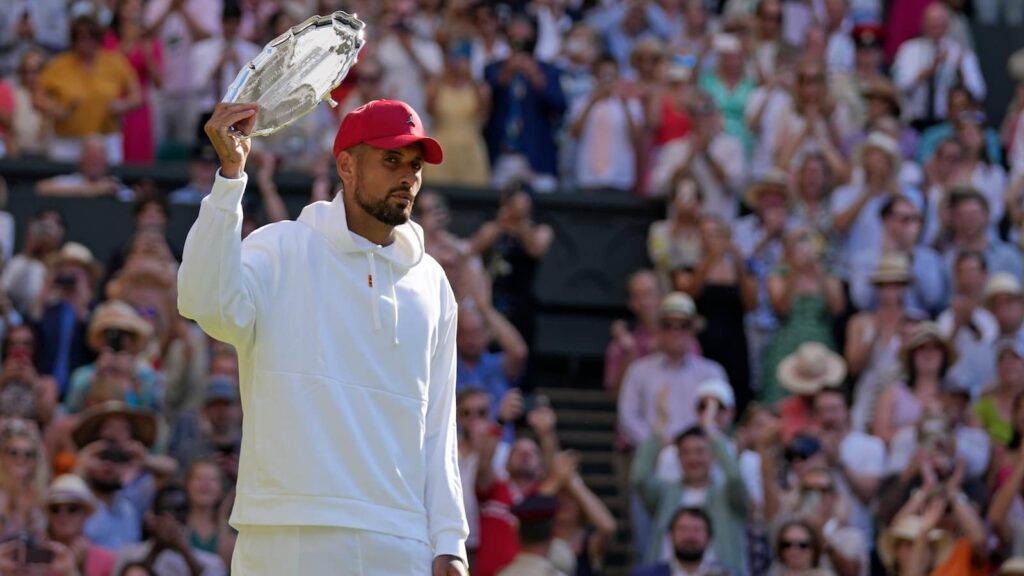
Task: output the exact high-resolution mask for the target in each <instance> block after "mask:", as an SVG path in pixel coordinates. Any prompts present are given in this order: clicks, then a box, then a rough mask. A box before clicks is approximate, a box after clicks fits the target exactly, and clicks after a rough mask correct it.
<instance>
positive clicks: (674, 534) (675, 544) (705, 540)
mask: <svg viewBox="0 0 1024 576" xmlns="http://www.w3.org/2000/svg"><path fill="white" fill-rule="evenodd" d="M669 537H670V538H671V539H672V549H673V550H674V551H675V555H676V557H677V558H678V557H680V556H682V557H684V558H687V559H692V558H696V560H689V561H699V559H700V558H701V557H703V556H704V551H705V550H707V547H708V544H709V543H710V540H711V536H710V535H709V534H708V529H707V527H706V526H705V525H704V522H703V521H702V520H701V519H700V518H695V517H693V516H690V515H688V514H683V515H682V516H680V517H679V518H677V519H676V522H675V524H673V525H672V530H671V533H670V534H669Z"/></svg>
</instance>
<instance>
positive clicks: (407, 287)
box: [178, 100, 469, 576]
mask: <svg viewBox="0 0 1024 576" xmlns="http://www.w3.org/2000/svg"><path fill="white" fill-rule="evenodd" d="M258 109H259V107H258V105H255V104H244V103H235V104H227V103H222V104H218V105H217V107H216V109H215V110H214V113H213V116H212V117H211V119H210V121H209V122H207V124H206V133H207V135H208V136H209V137H210V139H211V140H212V142H213V146H214V148H215V149H216V151H217V155H218V157H219V158H220V163H221V168H220V171H219V174H218V176H217V179H216V182H215V183H214V188H213V191H212V192H211V193H210V195H209V196H207V197H206V198H204V199H203V202H202V205H201V206H200V209H199V216H198V218H197V220H196V222H195V224H194V225H193V227H192V230H191V231H190V232H189V235H188V239H187V240H186V242H185V251H184V258H183V261H182V264H181V268H180V270H179V274H178V308H179V310H180V311H181V314H182V315H183V316H185V317H186V318H191V319H194V320H196V321H197V322H198V323H199V325H200V326H201V327H202V328H203V329H204V330H205V331H206V332H207V334H209V335H210V336H212V337H214V338H216V339H217V340H220V341H223V342H227V343H229V344H232V345H233V346H235V348H236V349H237V350H238V358H239V367H240V374H241V382H240V392H241V401H242V408H243V411H244V413H245V418H244V420H243V422H242V427H243V435H242V448H241V458H240V460H239V470H238V485H237V496H236V500H235V506H234V509H233V510H232V513H231V519H230V520H231V524H232V525H233V526H234V527H236V528H237V529H238V530H239V536H238V542H237V544H236V546H235V552H234V555H233V558H232V566H231V573H232V574H234V575H236V576H251V575H260V574H267V575H270V574H274V575H276V574H353V575H354V574H380V575H390V574H395V575H398V574H423V573H426V572H427V567H428V566H430V567H431V568H430V570H431V572H430V573H431V574H432V576H465V574H466V547H465V542H466V538H467V536H468V532H469V530H468V527H467V522H466V514H465V511H464V504H463V499H462V490H461V481H460V478H459V470H458V449H457V438H458V436H457V428H456V425H455V371H456V349H455V333H456V311H457V305H456V302H455V297H454V294H453V292H452V289H451V287H450V285H449V283H448V280H447V279H446V278H445V273H444V270H443V269H442V268H441V266H440V265H439V264H438V263H437V262H436V261H435V260H434V259H433V258H431V257H430V256H429V255H426V254H425V251H424V248H423V232H422V229H421V228H420V226H419V225H418V224H416V223H414V222H410V217H411V214H412V206H413V203H414V202H415V201H416V197H417V195H418V193H419V191H420V187H421V185H422V170H423V166H424V164H426V163H434V164H436V163H440V162H441V161H442V159H443V152H442V150H441V146H440V145H439V144H438V143H437V141H436V140H434V139H432V138H430V137H428V136H427V135H426V133H425V131H424V128H423V123H422V121H421V120H420V117H419V115H418V114H417V113H416V111H415V110H414V109H413V108H412V107H411V106H409V105H408V104H406V103H404V102H400V101H397V100H375V101H373V102H370V103H368V104H366V105H364V106H362V107H360V108H357V109H356V110H354V111H352V112H350V113H349V114H348V115H346V116H345V118H344V119H343V120H342V123H341V127H340V128H339V130H338V133H337V136H336V138H335V142H334V156H335V161H336V167H337V171H338V175H339V176H340V178H341V181H342V191H341V192H340V193H339V194H337V195H336V196H335V198H334V199H333V200H332V201H330V202H326V201H321V202H316V203H313V204H311V205H309V206H307V207H306V208H305V209H304V210H303V211H302V213H301V215H300V216H299V218H298V221H297V222H292V221H283V222H276V223H274V224H270V225H268V226H265V227H263V228H261V229H259V230H257V231H255V232H253V233H252V234H250V235H249V236H248V237H246V239H245V241H244V242H243V241H242V240H241V234H240V231H241V225H242V209H241V199H242V194H243V192H244V191H245V185H246V181H247V176H246V175H245V172H244V170H245V164H246V159H247V157H248V155H249V151H250V147H251V145H252V141H251V140H249V139H248V138H246V137H245V135H246V134H248V133H249V132H250V131H251V130H252V128H253V126H254V125H255V122H256V114H257V112H258Z"/></svg>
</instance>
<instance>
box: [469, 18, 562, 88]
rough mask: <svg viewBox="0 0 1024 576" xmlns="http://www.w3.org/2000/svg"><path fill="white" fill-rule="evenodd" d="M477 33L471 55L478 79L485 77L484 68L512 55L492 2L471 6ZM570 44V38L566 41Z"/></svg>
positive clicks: (474, 73) (472, 66)
mask: <svg viewBox="0 0 1024 576" xmlns="http://www.w3.org/2000/svg"><path fill="white" fill-rule="evenodd" d="M470 11H471V13H472V18H473V24H474V26H475V30H476V34H475V35H474V38H473V50H472V52H471V54H470V57H469V65H470V69H471V70H472V71H473V78H474V79H475V80H476V81H478V82H479V81H481V80H483V79H484V70H485V69H486V68H487V67H488V66H490V65H491V64H494V63H495V62H501V61H503V60H505V59H506V58H508V57H509V56H511V55H512V50H511V49H510V48H509V44H508V42H507V41H506V40H505V34H504V31H503V30H502V29H501V23H500V20H499V19H498V12H497V9H496V8H495V5H494V4H491V3H490V2H474V3H473V5H472V6H471V8H470ZM566 45H568V40H567V41H566Z"/></svg>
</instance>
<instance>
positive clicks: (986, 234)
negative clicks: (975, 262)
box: [944, 186, 1024, 294]
mask: <svg viewBox="0 0 1024 576" xmlns="http://www.w3.org/2000/svg"><path fill="white" fill-rule="evenodd" d="M990 209H991V206H989V202H988V200H987V199H986V198H985V196H984V195H983V194H982V193H981V192H979V191H978V190H977V189H975V188H973V187H971V186H956V187H954V188H953V189H951V190H950V191H949V210H950V219H949V221H950V227H951V228H952V231H953V238H952V240H951V243H950V246H949V247H948V248H947V249H946V251H945V254H944V256H945V258H946V266H947V269H948V270H949V271H950V272H953V271H954V270H953V264H954V262H955V261H956V260H957V259H958V258H959V256H960V254H962V253H964V252H977V253H979V254H981V255H983V256H984V259H985V266H986V268H987V269H988V271H989V272H992V273H995V272H1008V273H1010V274H1013V276H1014V277H1015V278H1016V279H1017V280H1018V281H1020V280H1021V279H1022V277H1024V267H1022V263H1021V256H1020V251H1019V250H1017V248H1016V247H1014V246H1013V245H1012V244H1009V243H1007V242H1003V241H1002V240H999V239H998V238H997V237H994V236H993V235H992V234H991V232H990V228H989V223H990V218H989V212H990ZM978 293H979V294H980V288H979V292H978Z"/></svg>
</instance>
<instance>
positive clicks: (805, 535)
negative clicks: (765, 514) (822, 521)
mask: <svg viewBox="0 0 1024 576" xmlns="http://www.w3.org/2000/svg"><path fill="white" fill-rule="evenodd" d="M776 534H777V537H776V545H775V550H776V552H775V555H776V558H777V563H776V565H775V566H774V567H773V568H772V572H771V574H772V575H773V576H774V575H778V576H788V575H789V574H799V575H800V576H827V575H829V574H832V572H831V571H827V570H820V569H819V567H820V566H821V560H822V556H823V554H822V548H823V546H822V543H821V541H820V540H819V538H818V534H817V532H816V531H815V530H814V527H812V526H811V525H810V524H809V523H807V522H806V521H804V520H790V521H789V522H786V523H784V524H783V525H782V526H780V527H779V529H778V531H777V533H776Z"/></svg>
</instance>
